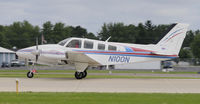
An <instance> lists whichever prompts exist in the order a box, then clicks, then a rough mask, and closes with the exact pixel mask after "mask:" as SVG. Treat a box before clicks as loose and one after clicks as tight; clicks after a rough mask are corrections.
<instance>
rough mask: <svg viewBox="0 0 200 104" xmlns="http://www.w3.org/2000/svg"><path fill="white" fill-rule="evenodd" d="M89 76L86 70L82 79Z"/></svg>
mask: <svg viewBox="0 0 200 104" xmlns="http://www.w3.org/2000/svg"><path fill="white" fill-rule="evenodd" d="M86 76H87V71H86V70H85V71H84V72H83V77H82V78H85V77H86Z"/></svg>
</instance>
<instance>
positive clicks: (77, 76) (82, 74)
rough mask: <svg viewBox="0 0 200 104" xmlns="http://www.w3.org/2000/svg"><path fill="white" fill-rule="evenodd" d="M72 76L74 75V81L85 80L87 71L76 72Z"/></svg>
mask: <svg viewBox="0 0 200 104" xmlns="http://www.w3.org/2000/svg"><path fill="white" fill-rule="evenodd" d="M74 75H75V78H76V79H82V78H85V77H86V76H87V71H86V70H85V71H84V72H78V71H76V72H75V74H74Z"/></svg>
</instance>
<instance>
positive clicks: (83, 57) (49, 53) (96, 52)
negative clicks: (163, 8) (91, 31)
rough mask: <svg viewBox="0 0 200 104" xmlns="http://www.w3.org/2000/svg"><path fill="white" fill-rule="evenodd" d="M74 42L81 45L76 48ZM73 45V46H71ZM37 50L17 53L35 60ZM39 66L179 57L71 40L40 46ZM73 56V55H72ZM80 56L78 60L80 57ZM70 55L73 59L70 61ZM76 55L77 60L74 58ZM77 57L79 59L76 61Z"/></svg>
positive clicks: (142, 47) (148, 47)
mask: <svg viewBox="0 0 200 104" xmlns="http://www.w3.org/2000/svg"><path fill="white" fill-rule="evenodd" d="M73 40H75V41H78V43H79V44H78V45H77V46H76V45H74V43H75V42H74V43H73V42H72V41H73ZM70 45H71V46H70ZM35 50H36V46H32V47H28V48H24V49H21V50H18V51H17V55H18V56H19V57H21V58H25V59H31V60H32V61H34V60H35V54H34V52H35ZM38 50H39V53H40V54H39V58H38V63H41V64H54V65H56V64H69V63H70V64H73V63H74V62H75V61H77V62H87V63H88V64H89V65H114V64H129V63H135V62H145V61H154V60H166V59H170V58H174V57H177V56H175V55H155V54H153V52H154V51H155V45H136V44H127V43H115V42H104V41H98V40H92V39H86V38H68V39H65V40H63V41H61V42H60V43H59V44H46V45H39V46H38ZM71 53H74V54H75V55H74V54H71ZM77 54H78V55H79V57H77ZM68 55H71V56H70V57H73V59H72V60H71V58H68ZM73 55H74V56H73ZM74 57H76V58H74Z"/></svg>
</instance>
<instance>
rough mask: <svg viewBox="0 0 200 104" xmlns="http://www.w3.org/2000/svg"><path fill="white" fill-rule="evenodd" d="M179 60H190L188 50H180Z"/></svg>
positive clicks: (190, 56)
mask: <svg viewBox="0 0 200 104" xmlns="http://www.w3.org/2000/svg"><path fill="white" fill-rule="evenodd" d="M179 58H192V55H191V52H190V50H187V49H181V51H180V53H179Z"/></svg>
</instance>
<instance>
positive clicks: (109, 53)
mask: <svg viewBox="0 0 200 104" xmlns="http://www.w3.org/2000/svg"><path fill="white" fill-rule="evenodd" d="M79 52H87V53H108V54H128V55H147V56H149V55H150V56H168V57H178V56H177V55H159V54H152V53H150V54H148V53H130V52H102V51H79Z"/></svg>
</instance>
